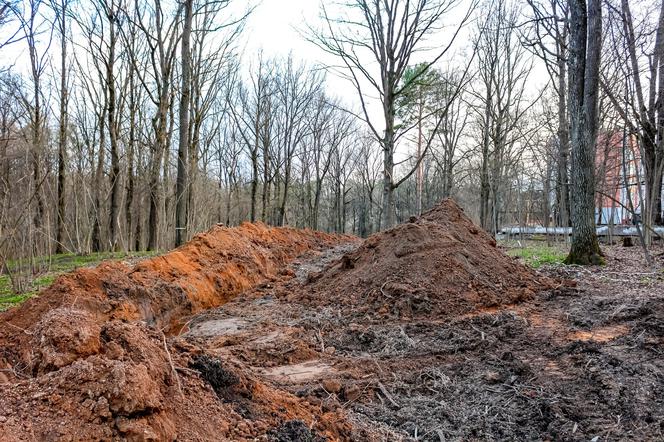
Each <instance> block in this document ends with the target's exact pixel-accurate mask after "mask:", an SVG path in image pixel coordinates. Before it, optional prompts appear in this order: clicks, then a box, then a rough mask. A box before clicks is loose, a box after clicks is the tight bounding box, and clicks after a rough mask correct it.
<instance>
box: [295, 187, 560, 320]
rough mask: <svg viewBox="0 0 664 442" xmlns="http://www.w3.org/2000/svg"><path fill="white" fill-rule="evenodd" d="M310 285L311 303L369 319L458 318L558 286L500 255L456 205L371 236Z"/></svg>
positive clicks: (306, 297) (443, 206)
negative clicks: (390, 316) (373, 317)
mask: <svg viewBox="0 0 664 442" xmlns="http://www.w3.org/2000/svg"><path fill="white" fill-rule="evenodd" d="M310 280H311V284H310V286H311V290H310V291H309V292H306V293H304V294H303V295H300V296H301V297H302V298H303V299H304V301H305V302H311V303H315V304H323V305H325V304H327V305H330V306H335V307H338V308H341V309H342V311H344V313H346V314H347V315H353V316H369V317H371V316H374V315H376V314H378V315H379V316H388V315H395V316H398V317H413V316H428V315H435V316H436V317H439V316H441V315H444V316H454V315H459V314H464V313H469V312H472V311H475V310H477V309H481V308H486V307H497V306H500V305H508V304H515V303H518V302H522V301H524V300H528V299H531V298H532V296H533V295H534V294H535V293H537V292H539V291H541V290H544V289H546V288H549V287H550V285H551V280H549V279H547V278H542V277H541V276H538V275H535V273H534V272H533V271H532V270H530V269H529V268H527V267H525V266H524V265H522V264H520V263H519V262H517V261H516V260H514V259H513V258H510V257H508V256H507V255H505V254H504V253H503V252H502V251H500V250H499V249H498V248H496V241H495V240H494V239H493V238H492V237H491V236H490V235H488V234H487V233H486V232H484V231H483V230H482V229H479V228H478V227H477V226H475V225H474V224H473V222H472V221H471V220H470V219H469V218H468V217H467V216H466V215H465V214H464V213H463V209H461V208H460V207H459V206H458V205H457V204H456V203H455V202H454V201H453V200H451V199H447V200H444V201H443V202H442V203H441V204H439V205H438V206H437V207H435V208H434V209H432V210H430V211H428V212H426V213H424V214H423V215H422V216H421V217H419V218H417V219H415V218H412V219H411V222H409V223H405V224H401V225H399V226H397V227H395V228H393V229H390V230H387V231H385V232H381V233H377V234H375V235H373V236H371V237H370V238H368V239H367V240H366V241H364V243H363V244H362V245H361V246H360V247H359V248H357V249H356V250H355V251H352V252H350V253H348V254H346V255H345V256H344V257H343V259H341V261H340V262H338V263H336V264H334V265H333V266H331V267H330V268H328V269H326V270H324V271H323V272H320V273H319V274H317V275H315V276H313V277H311V278H310ZM346 310H348V311H347V312H346Z"/></svg>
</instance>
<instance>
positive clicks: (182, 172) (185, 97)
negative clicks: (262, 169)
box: [175, 0, 194, 246]
mask: <svg viewBox="0 0 664 442" xmlns="http://www.w3.org/2000/svg"><path fill="white" fill-rule="evenodd" d="M182 6H183V8H184V28H183V30H182V55H181V60H180V62H181V63H180V64H181V70H182V90H181V91H180V132H179V137H180V138H179V142H178V174H177V180H176V190H175V205H176V207H175V245H176V246H180V245H182V243H183V242H184V240H185V238H186V237H187V211H186V204H187V200H188V198H187V192H186V190H187V188H188V183H187V182H188V177H187V175H188V167H189V166H188V165H187V160H188V158H189V104H190V103H189V102H190V100H191V25H192V22H193V13H194V11H193V9H194V0H184V2H183V4H182Z"/></svg>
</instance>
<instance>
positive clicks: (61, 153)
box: [55, 0, 69, 253]
mask: <svg viewBox="0 0 664 442" xmlns="http://www.w3.org/2000/svg"><path fill="white" fill-rule="evenodd" d="M59 14H60V16H59V17H58V25H59V27H60V70H61V72H60V127H59V136H58V214H57V216H56V219H55V253H63V252H64V245H63V241H64V226H65V186H66V177H65V175H66V172H65V171H66V169H65V162H66V161H67V103H68V101H69V99H68V91H67V0H62V2H61V4H60V10H59Z"/></svg>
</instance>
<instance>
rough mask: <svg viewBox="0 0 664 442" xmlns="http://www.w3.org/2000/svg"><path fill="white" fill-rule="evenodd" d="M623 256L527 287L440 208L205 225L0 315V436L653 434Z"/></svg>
mask: <svg viewBox="0 0 664 442" xmlns="http://www.w3.org/2000/svg"><path fill="white" fill-rule="evenodd" d="M626 250H631V249H611V248H607V261H608V263H607V266H605V267H603V268H598V269H591V270H583V271H582V270H578V269H576V268H560V267H551V268H549V269H547V270H546V273H547V274H548V275H549V276H545V275H544V274H542V273H536V272H535V271H533V270H532V269H529V268H527V267H525V266H523V265H522V264H520V263H519V262H517V261H515V260H514V259H512V258H510V257H508V256H507V255H505V254H504V253H503V252H502V251H501V250H500V249H499V248H497V247H496V243H495V241H494V240H493V238H491V237H490V236H489V235H487V234H486V233H484V232H483V231H481V230H480V229H478V228H477V227H476V226H474V225H473V224H472V222H471V221H470V220H469V219H468V218H467V217H466V216H465V215H464V214H463V211H462V210H461V209H460V208H459V207H458V206H457V205H456V204H455V203H454V202H453V201H451V200H446V201H443V202H442V203H441V204H440V205H439V206H438V207H436V208H434V209H433V210H431V211H429V212H427V213H425V214H424V215H422V216H421V217H419V218H415V219H412V220H411V222H409V223H405V224H402V225H400V226H397V227H395V228H394V229H391V230H388V231H385V232H382V233H379V234H376V235H373V236H372V237H370V238H368V239H367V240H364V241H361V240H359V239H357V238H353V237H349V236H342V235H327V234H323V233H317V232H311V231H303V230H296V229H289V228H268V227H266V226H264V225H261V224H243V225H242V226H240V227H237V228H224V227H216V228H214V229H212V230H210V231H209V232H207V233H205V234H202V235H198V236H197V237H196V238H194V239H193V240H192V241H191V242H189V243H188V244H186V245H185V246H183V247H181V248H179V249H177V250H175V251H173V252H171V253H168V254H166V255H164V256H162V257H158V258H154V259H149V260H145V261H142V262H140V263H139V264H137V265H135V266H129V265H127V264H123V263H110V262H109V263H105V264H102V265H101V266H99V267H97V268H94V269H81V270H78V271H76V272H73V273H71V274H68V275H65V276H63V277H61V278H59V279H58V280H57V281H56V282H55V284H54V285H53V286H52V287H50V288H49V289H46V290H45V291H43V292H42V293H41V294H40V296H39V297H36V298H34V299H32V300H30V301H28V302H27V303H25V304H24V305H23V306H21V307H20V308H17V309H14V310H12V311H9V312H6V313H4V314H1V315H0V349H1V350H0V369H2V371H0V440H1V441H5V440H6V441H14V440H90V439H94V440H117V439H127V440H178V441H186V440H232V441H243V440H247V441H248V440H270V441H291V440H301V441H317V442H318V441H324V440H353V441H356V440H357V441H359V440H367V441H383V440H425V441H439V440H538V439H540V440H541V439H545V440H547V439H548V440H590V439H593V438H594V437H598V436H599V437H600V438H601V439H603V440H604V439H608V440H612V439H634V440H645V439H657V438H660V437H662V435H663V432H664V404H663V401H662V399H661V398H662V397H664V383H663V382H662V378H661V373H662V372H664V360H663V358H661V351H660V350H658V349H659V348H661V344H662V343H664V333H663V332H662V330H664V325H663V324H664V317H663V316H662V315H661V314H660V313H661V310H662V305H664V293H663V290H662V282H661V278H659V276H657V275H653V276H652V278H650V277H649V278H648V279H644V278H643V275H642V274H639V275H637V274H636V273H635V274H634V278H633V279H634V280H635V282H634V284H633V286H632V287H636V288H637V289H638V290H636V289H635V290H631V289H629V287H628V286H626V284H625V283H624V281H623V282H620V281H614V279H615V278H614V277H613V276H610V275H612V274H613V273H611V272H617V271H620V272H621V274H623V275H627V276H625V278H627V277H629V275H630V274H629V270H628V269H627V268H626V267H625V266H626V264H625V263H629V262H632V261H633V260H634V257H633V256H631V255H630V256H623V255H621V253H622V254H625V253H628V252H626ZM658 259H660V261H661V260H662V259H664V254H663V255H662V257H660V258H658ZM607 275H609V276H607ZM658 278H659V279H658ZM637 280H638V281H637ZM577 282H578V284H577ZM625 293H627V295H625Z"/></svg>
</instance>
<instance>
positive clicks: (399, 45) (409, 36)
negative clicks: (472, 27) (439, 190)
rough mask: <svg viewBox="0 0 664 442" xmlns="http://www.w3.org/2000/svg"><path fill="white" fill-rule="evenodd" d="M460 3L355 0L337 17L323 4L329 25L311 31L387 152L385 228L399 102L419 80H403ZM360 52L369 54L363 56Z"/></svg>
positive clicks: (390, 209) (394, 183) (389, 222)
mask: <svg viewBox="0 0 664 442" xmlns="http://www.w3.org/2000/svg"><path fill="white" fill-rule="evenodd" d="M457 3H458V2H457V1H456V0H417V1H412V2H411V1H398V0H392V1H382V0H353V1H348V2H346V3H343V6H344V7H345V9H346V11H347V14H346V15H343V16H340V17H337V18H334V17H331V16H330V15H329V14H328V11H327V8H326V7H325V6H323V9H322V16H323V19H324V20H325V26H326V28H325V29H324V30H321V31H313V30H312V32H311V34H312V36H311V39H312V41H313V42H314V43H316V44H317V45H318V46H319V47H321V48H322V49H324V50H325V51H327V52H328V53H330V54H332V55H335V56H336V57H338V58H339V59H340V60H341V61H342V64H343V66H342V68H343V69H344V70H345V72H346V76H347V78H349V79H350V81H351V82H352V84H353V85H354V87H355V89H356V90H357V92H358V95H359V98H360V102H361V105H362V113H363V119H364V120H365V121H366V123H367V124H368V125H369V128H370V130H371V132H372V134H373V135H374V136H375V137H376V139H377V140H378V141H379V143H380V145H381V148H382V150H383V211H382V217H383V219H382V227H383V228H389V227H392V226H393V225H394V223H395V211H394V210H395V206H394V190H395V189H396V188H397V187H398V185H399V184H400V182H399V180H397V179H395V176H394V152H395V146H396V141H397V139H398V137H399V134H398V132H397V128H395V116H396V103H397V100H398V98H399V96H400V95H402V94H403V93H404V91H405V90H407V88H408V87H409V86H410V85H411V83H413V82H415V81H417V80H418V78H419V75H414V76H412V77H411V78H410V80H409V81H407V82H402V79H403V75H404V73H405V71H406V68H407V67H408V66H409V65H410V64H411V59H412V57H413V55H414V54H415V53H416V52H418V51H421V50H422V49H423V45H424V44H425V42H426V40H427V38H428V37H430V36H431V35H432V34H433V33H435V32H437V31H439V30H440V26H441V24H442V20H443V18H444V17H445V15H446V14H448V13H450V11H451V10H452V9H453V8H454V7H455V6H457ZM475 5H476V3H475V2H474V1H473V2H471V4H470V6H469V8H468V10H467V12H466V13H465V15H463V16H462V18H461V20H460V21H459V25H458V27H457V28H456V31H455V32H454V34H453V36H452V37H451V38H450V40H449V41H448V42H447V43H446V44H444V45H443V46H442V49H440V50H437V51H436V52H435V53H434V54H432V55H431V61H430V62H428V63H426V64H425V65H424V66H423V68H422V69H421V71H420V75H423V74H425V73H426V72H427V71H428V69H429V68H430V67H431V66H433V65H434V64H435V63H436V62H438V60H440V59H441V58H442V57H443V56H445V54H447V53H448V51H449V50H450V47H451V45H452V43H453V42H454V40H455V38H456V36H457V34H458V32H459V30H460V29H461V27H462V26H463V25H465V23H466V22H467V21H468V19H469V17H470V14H471V12H472V11H473V9H474V7H475ZM358 51H364V52H365V53H367V55H368V56H367V57H366V58H365V57H362V56H361V54H360V53H358ZM368 63H375V65H376V66H377V70H378V72H377V73H372V68H371V67H369V65H368ZM367 83H368V86H366V84H367ZM367 88H368V89H373V90H374V91H375V92H376V93H378V95H379V99H380V103H381V105H382V114H383V115H382V116H383V121H382V122H383V123H384V130H383V131H382V133H381V128H380V126H378V123H377V122H376V121H374V120H372V118H371V117H370V114H369V110H368V106H369V104H368V102H367V100H368V96H369V93H368V92H367V91H366V90H365V89H367ZM418 166H419V163H418Z"/></svg>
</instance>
